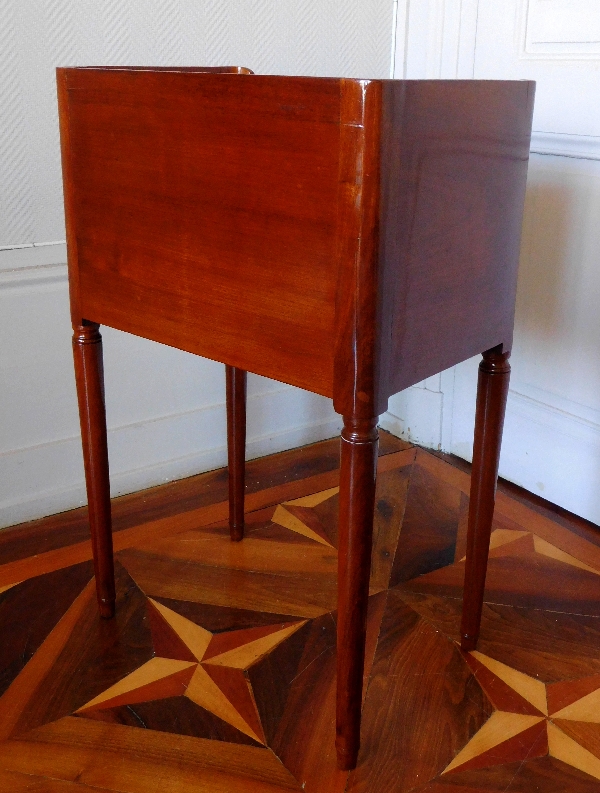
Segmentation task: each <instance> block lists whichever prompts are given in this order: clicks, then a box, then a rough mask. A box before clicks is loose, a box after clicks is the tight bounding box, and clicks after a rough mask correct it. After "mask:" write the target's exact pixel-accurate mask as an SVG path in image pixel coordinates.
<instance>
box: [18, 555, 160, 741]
mask: <svg viewBox="0 0 600 793" xmlns="http://www.w3.org/2000/svg"><path fill="white" fill-rule="evenodd" d="M115 573H116V576H115V578H116V594H117V609H116V614H115V617H114V618H113V619H111V620H103V619H100V618H99V617H98V613H97V607H96V603H95V602H94V600H91V599H90V600H89V601H88V602H87V604H86V605H85V606H84V607H83V608H82V610H81V613H80V615H79V617H78V619H77V621H75V622H74V623H73V625H72V627H71V631H70V634H69V636H68V638H67V640H66V641H65V643H64V645H63V647H62V648H61V650H60V653H58V654H57V655H56V657H55V658H54V661H53V664H52V666H50V667H49V668H48V669H47V672H46V674H45V675H44V676H43V677H42V678H40V679H39V682H38V683H37V685H36V687H35V689H34V690H32V692H31V695H30V697H29V700H28V703H27V709H26V710H24V711H23V713H21V715H20V716H19V719H18V720H17V721H16V723H15V727H14V731H13V734H16V733H22V732H26V731H29V730H31V729H33V728H34V727H37V726H39V725H42V724H45V723H47V722H50V721H55V720H56V719H59V718H61V717H62V716H66V715H68V714H70V713H73V712H74V711H76V710H77V709H79V708H80V707H82V706H83V705H85V704H86V703H87V702H89V701H91V700H92V699H93V698H94V697H96V696H97V695H98V694H100V693H101V692H103V691H105V690H106V689H107V688H109V687H110V686H112V685H113V684H114V683H116V682H117V681H118V680H120V679H121V678H123V677H125V676H126V675H128V674H129V673H130V672H133V671H134V669H137V668H138V667H140V666H141V665H142V664H143V663H145V662H146V661H148V660H149V659H150V658H152V656H153V655H154V650H153V647H152V640H151V635H150V627H149V620H148V617H147V609H146V598H145V597H144V595H143V594H142V593H141V592H140V590H139V589H138V588H137V586H136V584H135V582H133V581H132V580H131V578H130V577H129V575H128V574H127V572H126V571H125V570H124V569H123V568H122V567H121V566H120V565H117V566H116V570H115ZM51 635H52V634H51ZM38 652H39V651H38ZM22 674H24V673H22ZM17 680H18V679H17Z"/></svg>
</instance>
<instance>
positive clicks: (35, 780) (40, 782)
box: [0, 770, 112, 793]
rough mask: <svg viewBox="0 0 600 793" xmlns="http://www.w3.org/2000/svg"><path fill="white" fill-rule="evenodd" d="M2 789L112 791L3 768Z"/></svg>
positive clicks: (16, 792) (17, 792)
mask: <svg viewBox="0 0 600 793" xmlns="http://www.w3.org/2000/svg"><path fill="white" fill-rule="evenodd" d="M0 790H1V791H3V793H112V791H109V789H108V788H99V787H93V788H92V787H89V786H88V785H80V784H79V783H77V782H65V781H63V780H61V779H50V778H49V777H41V776H32V775H31V774H27V773H23V774H20V773H17V772H14V771H2V770H0Z"/></svg>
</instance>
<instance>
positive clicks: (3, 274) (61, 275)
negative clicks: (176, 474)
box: [0, 264, 68, 290]
mask: <svg viewBox="0 0 600 793" xmlns="http://www.w3.org/2000/svg"><path fill="white" fill-rule="evenodd" d="M67 280H68V275H67V265H66V264H43V265H40V266H35V265H28V266H26V267H17V268H15V269H14V270H0V290H4V289H22V288H27V287H33V286H51V285H52V284H66V283H67Z"/></svg>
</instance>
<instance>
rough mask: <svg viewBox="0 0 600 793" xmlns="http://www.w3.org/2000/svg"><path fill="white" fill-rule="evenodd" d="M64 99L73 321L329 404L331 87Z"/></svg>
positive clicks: (117, 76) (267, 86) (269, 82)
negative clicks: (295, 388) (76, 310)
mask: <svg viewBox="0 0 600 793" xmlns="http://www.w3.org/2000/svg"><path fill="white" fill-rule="evenodd" d="M67 85H68V97H69V100H68V112H69V136H70V151H71V154H70V169H71V175H72V190H73V199H74V202H73V209H72V210H71V211H72V213H73V215H74V217H72V218H71V222H72V226H73V228H74V232H75V239H76V245H77V256H76V262H72V261H71V262H70V266H76V267H77V269H78V281H79V304H80V306H81V313H82V315H83V317H85V318H86V319H89V320H93V321H96V322H100V323H101V324H107V325H110V326H112V327H116V328H120V329H122V330H125V331H129V332H131V333H135V334H136V335H140V336H144V337H147V338H150V339H154V340H156V341H160V342H163V343H165V344H169V345H172V346H175V347H179V348H181V349H184V350H188V351H190V352H194V353H197V354H200V355H204V356H207V357H209V358H213V359H215V360H220V361H224V362H226V363H229V364H232V365H235V366H239V367H240V368H244V369H248V370H250V371H254V372H257V373H259V374H263V375H265V376H269V377H274V378H276V379H278V380H282V381H284V382H288V383H292V384H293V385H299V386H301V387H304V388H308V389H309V390H312V391H315V392H317V393H322V394H325V395H328V396H329V395H331V391H332V379H333V348H332V338H333V329H334V319H335V317H334V314H335V287H336V276H337V272H336V255H335V246H336V214H337V191H338V168H339V166H338V150H339V81H338V80H328V79H316V78H296V79H294V80H293V81H290V79H289V78H279V77H259V76H252V75H208V74H189V73H188V74H181V73H165V72H163V73H153V72H147V71H146V72H125V71H124V72H116V71H112V72H102V71H100V70H98V71H96V70H72V71H71V70H70V71H69V72H68V82H67ZM76 280H77V279H73V283H74V284H75V283H76Z"/></svg>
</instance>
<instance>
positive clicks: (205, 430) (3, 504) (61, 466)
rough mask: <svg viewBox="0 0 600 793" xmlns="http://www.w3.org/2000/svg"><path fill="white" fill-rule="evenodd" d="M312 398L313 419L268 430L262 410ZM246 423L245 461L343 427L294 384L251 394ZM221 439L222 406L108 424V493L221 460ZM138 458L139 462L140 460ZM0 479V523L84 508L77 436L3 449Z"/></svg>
mask: <svg viewBox="0 0 600 793" xmlns="http://www.w3.org/2000/svg"><path fill="white" fill-rule="evenodd" d="M312 398H314V399H315V400H319V401H317V402H315V405H312V404H311V405H309V410H308V411H305V412H304V413H303V415H312V418H311V420H310V421H308V422H307V423H305V424H302V425H300V426H298V425H296V426H285V425H284V426H281V421H280V422H279V426H277V423H276V422H275V423H274V422H271V424H272V425H273V424H274V426H273V430H272V431H270V432H269V431H265V427H264V424H265V422H264V421H262V420H261V416H262V415H271V416H273V415H276V416H277V415H278V416H281V417H286V416H287V417H288V420H289V421H290V422H291V421H292V420H293V417H294V415H298V412H297V411H296V410H295V409H294V408H295V407H298V402H299V401H303V402H304V403H306V400H307V399H308V400H309V401H312ZM305 406H306V404H305ZM301 415H302V414H301ZM283 420H285V418H283ZM248 423H249V435H248V442H247V449H246V456H247V459H252V458H254V457H262V456H264V455H267V454H273V453H275V452H279V451H284V450H285V449H291V448H294V447H296V446H303V445H305V444H308V443H314V442H316V441H319V440H323V439H325V438H330V437H333V436H334V435H336V434H337V433H339V431H340V429H341V419H340V417H339V416H337V415H336V414H335V413H333V411H332V410H331V409H329V406H328V405H327V403H326V402H325V401H324V400H323V401H320V398H319V397H313V395H311V394H307V392H302V391H299V390H298V389H292V388H284V389H280V390H277V391H272V392H268V393H266V394H265V393H261V394H257V395H256V396H254V397H250V398H249V400H248ZM252 424H254V425H255V429H254V430H252ZM256 425H258V426H256ZM225 437H226V435H225V406H224V404H218V405H210V406H208V407H202V408H199V409H198V410H194V411H189V412H186V413H183V414H180V415H173V416H161V417H159V418H157V419H156V420H154V421H142V422H139V423H135V424H131V425H128V426H124V427H117V428H114V429H111V430H109V437H108V442H109V454H110V458H111V495H112V496H113V497H114V496H119V495H123V494H125V493H131V492H134V491H137V490H141V489H145V488H147V487H153V486H155V485H159V484H163V483H165V482H169V481H172V480H174V479H182V478H184V477H187V476H192V475H194V474H197V473H201V472H203V471H210V470H212V469H214V468H219V467H221V466H224V465H226V464H227V447H226V442H225ZM140 460H143V461H144V462H143V463H142V464H140ZM112 461H116V462H115V463H114V464H113V462H112ZM0 479H1V480H3V481H4V482H5V483H6V485H7V486H6V488H5V492H7V493H10V494H11V495H10V497H8V498H5V499H3V500H2V501H0V527H7V526H12V525H15V524H18V523H23V522H24V521H28V520H35V519H37V518H41V517H45V516H46V515H52V514H54V513H57V512H64V511H65V510H68V509H74V508H76V507H79V506H82V505H83V504H85V503H86V494H85V485H84V478H83V460H82V456H81V445H80V439H79V437H78V436H75V437H72V438H65V439H62V440H57V441H53V442H50V443H44V444H40V445H37V446H33V447H29V448H24V449H16V450H11V451H8V452H5V453H3V454H0ZM11 479H12V481H11Z"/></svg>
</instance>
